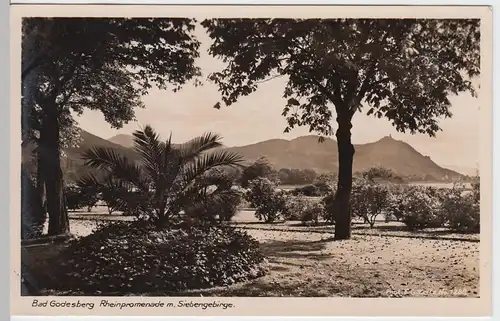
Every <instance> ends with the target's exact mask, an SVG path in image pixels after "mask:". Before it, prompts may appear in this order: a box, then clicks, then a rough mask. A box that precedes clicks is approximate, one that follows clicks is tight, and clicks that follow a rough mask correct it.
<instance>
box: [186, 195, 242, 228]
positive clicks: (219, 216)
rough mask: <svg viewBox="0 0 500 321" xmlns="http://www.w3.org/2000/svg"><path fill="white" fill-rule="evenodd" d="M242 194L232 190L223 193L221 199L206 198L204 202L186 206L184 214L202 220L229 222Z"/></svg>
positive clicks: (237, 207) (236, 211) (234, 213)
mask: <svg viewBox="0 0 500 321" xmlns="http://www.w3.org/2000/svg"><path fill="white" fill-rule="evenodd" d="M241 199H242V194H241V193H240V192H239V191H236V190H235V191H232V192H231V193H227V195H224V198H223V199H218V198H217V199H214V198H210V197H209V198H207V199H206V201H205V202H202V203H201V204H197V205H196V206H192V207H188V208H187V209H186V214H187V215H189V216H190V217H192V218H196V219H199V220H202V221H209V222H215V221H216V220H218V221H219V223H222V222H229V221H231V219H232V218H233V217H234V216H235V215H236V213H238V209H239V205H240V203H241Z"/></svg>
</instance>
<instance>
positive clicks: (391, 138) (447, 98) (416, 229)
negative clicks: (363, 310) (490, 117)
mask: <svg viewBox="0 0 500 321" xmlns="http://www.w3.org/2000/svg"><path fill="white" fill-rule="evenodd" d="M115 7H118V6H115ZM327 8H328V7H327ZM226 9H227V8H226ZM260 9H261V12H262V15H261V17H253V16H252V17H241V16H237V17H231V15H228V14H223V15H217V14H214V15H209V16H205V17H202V16H200V14H197V15H196V17H194V16H193V17H191V16H189V15H188V14H186V15H185V16H182V17H181V16H178V15H173V16H172V17H168V16H167V15H164V14H162V16H161V17H160V16H158V17H157V16H156V15H155V14H154V11H151V16H149V17H147V16H143V15H140V16H137V17H135V16H134V15H133V11H128V12H129V13H130V15H129V16H115V15H113V12H112V9H109V10H110V11H109V16H103V15H102V14H100V15H99V16H71V15H68V16H59V15H55V16H50V15H46V16H39V15H27V16H23V17H22V19H21V22H20V28H21V30H20V31H18V34H19V35H20V36H21V39H20V40H17V42H18V43H19V44H20V45H21V48H20V50H19V52H20V60H19V62H20V67H19V70H20V71H21V72H20V73H19V75H17V78H13V79H15V80H13V81H16V82H19V77H21V79H20V83H21V85H20V87H19V88H20V92H19V93H16V95H19V96H17V97H20V98H21V99H20V102H21V104H20V106H19V105H16V106H15V107H13V108H19V107H20V112H19V115H20V118H19V123H20V125H18V126H19V127H17V128H18V130H19V131H20V138H21V147H20V148H19V150H20V152H21V155H20V157H19V163H18V165H17V166H19V167H20V169H19V171H18V172H19V173H20V184H19V186H20V194H19V197H20V207H19V209H20V212H15V213H12V215H15V216H17V217H18V219H19V218H20V219H19V225H18V226H16V227H15V230H14V231H13V232H12V233H13V234H14V235H16V236H15V237H16V239H17V243H18V244H19V243H20V254H19V259H20V263H19V262H17V263H16V264H20V265H19V270H18V276H17V281H16V282H17V284H18V285H19V287H20V290H19V293H20V296H22V297H37V298H36V300H35V301H30V302H43V301H44V297H49V296H50V297H59V296H60V297H115V299H116V297H134V296H135V297H193V298H194V297H198V298H205V297H219V298H222V297H226V298H228V297H275V298H277V297H309V298H314V297H330V298H387V299H392V298H487V297H488V295H490V294H489V293H488V291H487V289H484V291H486V292H482V288H481V286H482V284H483V280H482V277H483V275H482V274H481V273H480V272H481V269H483V266H485V265H484V264H482V263H481V255H483V254H482V253H481V251H482V248H481V242H480V241H483V242H485V241H484V239H483V240H481V237H480V236H481V235H482V236H484V234H483V232H484V231H483V229H484V228H486V229H488V231H487V233H491V231H490V228H491V226H489V225H485V224H490V223H484V222H490V221H491V212H490V211H489V207H484V206H485V205H484V204H483V202H488V204H487V205H488V206H491V204H489V203H491V195H490V190H491V186H490V185H491V183H490V181H489V179H491V178H490V177H489V176H491V175H490V172H489V171H491V169H490V166H491V160H490V159H486V160H485V159H484V155H485V153H486V154H487V155H488V152H487V151H486V152H485V151H484V148H486V149H488V148H490V149H491V146H487V147H481V146H484V144H485V143H486V144H488V142H489V141H490V139H491V138H490V137H485V134H484V133H485V131H484V130H482V129H481V128H482V127H483V126H490V125H489V124H485V123H482V120H483V121H484V119H485V117H484V116H481V115H482V114H483V115H484V113H485V112H486V113H490V110H491V109H492V106H491V105H489V104H488V103H489V100H488V99H489V96H490V95H491V92H487V91H486V92H485V88H484V87H483V86H484V85H486V90H488V88H490V87H488V82H485V80H484V79H483V80H482V78H481V76H482V75H483V69H482V67H483V66H484V65H483V64H484V63H485V61H483V60H482V59H483V56H482V54H483V52H482V50H485V48H484V46H483V47H482V46H481V42H482V41H484V39H483V37H484V35H483V33H482V31H483V30H484V28H483V29H482V23H483V20H481V18H480V17H479V15H477V16H471V17H470V18H469V17H454V16H453V15H451V17H443V18H435V17H432V15H429V16H430V17H415V18H412V17H411V14H409V15H408V17H406V16H405V17H400V18H398V17H393V16H390V15H388V17H386V18H384V17H376V18H370V17H366V18H365V17H356V16H354V17H349V16H346V17H343V18H339V17H336V16H335V15H334V14H332V16H333V17H332V18H328V17H324V15H325V14H326V13H324V11H323V15H322V16H321V18H318V17H308V16H304V17H302V16H296V17H290V16H289V15H285V16H284V17H280V16H279V15H277V16H275V17H269V15H268V14H266V8H265V7H261V8H260ZM296 9H297V8H296ZM318 10H319V11H321V10H320V9H319V8H318ZM323 10H325V9H323ZM328 10H330V11H332V13H334V12H335V10H336V9H335V7H333V6H331V7H329V9H328ZM365 10H366V9H365ZM377 10H383V9H382V8H378V9H377ZM385 10H388V9H385ZM407 10H408V12H410V13H411V10H412V9H411V8H409V9H407ZM106 12H107V11H106ZM162 12H163V13H165V12H167V13H168V10H166V11H165V10H164V11H162ZM184 12H186V13H189V10H184ZM210 12H216V10H215V9H214V10H212V11H210ZM240 12H241V11H240ZM252 12H255V9H254V11H252ZM273 12H278V13H279V11H273ZM296 12H300V8H299V9H298V11H296ZM386 12H388V11H386ZM75 13H77V12H75ZM389 16H390V17H389ZM437 16H439V15H437ZM486 37H490V35H486ZM488 41H490V40H489V39H488ZM486 50H490V49H489V48H486ZM487 63H491V62H490V61H487ZM488 81H490V80H488ZM485 95H486V96H488V99H486V100H485V99H484V96H485ZM16 103H17V104H18V103H19V99H18V98H17V102H16ZM486 133H488V132H487V131H486ZM16 135H19V133H17V134H16ZM13 144H14V143H13ZM15 144H17V140H16V143H15ZM482 148H483V151H481V150H482ZM481 155H483V156H481ZM485 176H488V177H486V179H487V180H486V181H484V179H485ZM485 184H486V185H485ZM484 193H487V196H484ZM484 197H488V198H486V199H485V198H484ZM485 209H488V211H485ZM486 237H490V236H489V234H486ZM486 241H488V239H486ZM12 246H15V245H12ZM480 248H481V251H480ZM480 254H481V255H480ZM486 255H491V254H488V253H487V254H486ZM483 263H484V262H483ZM485 268H486V269H487V268H488V267H487V266H486V267H485ZM485 277H488V278H489V277H491V276H489V275H486V276H485ZM486 282H488V281H487V279H486ZM481 294H484V295H486V297H483V296H482V295H481ZM75 299H76V298H75ZM99 302H100V301H99ZM221 302H222V301H221ZM221 304H222V303H221ZM33 306H36V304H35V303H33ZM332 311H333V310H332ZM332 313H334V312H332Z"/></svg>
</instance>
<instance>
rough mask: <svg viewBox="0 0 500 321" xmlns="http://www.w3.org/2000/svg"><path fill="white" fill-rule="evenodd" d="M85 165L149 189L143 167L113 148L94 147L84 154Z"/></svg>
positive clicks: (138, 186)
mask: <svg viewBox="0 0 500 321" xmlns="http://www.w3.org/2000/svg"><path fill="white" fill-rule="evenodd" d="M82 158H83V159H84V161H85V165H87V166H90V167H92V168H96V169H100V170H105V171H108V172H110V173H112V175H113V176H114V177H116V178H118V179H121V180H124V181H127V182H130V183H131V184H133V185H134V186H135V187H137V188H138V189H140V190H149V182H148V180H147V179H145V178H144V173H143V171H142V169H141V168H140V167H139V166H137V165H136V164H134V163H133V162H131V161H130V160H129V159H128V158H127V157H125V156H123V155H120V154H119V153H117V152H116V151H115V150H114V149H112V148H104V147H94V148H92V149H89V150H87V151H85V152H84V153H83V154H82Z"/></svg>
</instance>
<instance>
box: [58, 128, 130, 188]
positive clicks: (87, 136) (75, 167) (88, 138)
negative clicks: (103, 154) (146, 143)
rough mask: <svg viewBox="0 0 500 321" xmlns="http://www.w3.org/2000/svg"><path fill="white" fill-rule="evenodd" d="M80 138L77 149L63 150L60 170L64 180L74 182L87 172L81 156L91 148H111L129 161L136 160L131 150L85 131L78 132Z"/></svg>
mask: <svg viewBox="0 0 500 321" xmlns="http://www.w3.org/2000/svg"><path fill="white" fill-rule="evenodd" d="M80 137H81V143H80V145H79V146H78V147H76V148H67V149H65V150H64V152H65V154H66V155H65V156H64V157H63V159H62V168H63V172H64V173H65V176H66V178H67V179H69V180H75V179H76V178H78V177H79V176H81V175H82V174H83V173H85V172H88V171H89V169H88V168H87V167H86V166H85V165H84V160H83V159H82V157H81V155H82V153H83V152H85V151H86V150H88V149H91V148H92V147H105V148H112V149H114V150H116V151H117V152H119V153H121V154H123V155H126V156H127V157H130V158H131V159H137V157H136V154H135V153H134V151H133V150H132V149H130V148H126V147H123V146H121V145H119V144H115V143H112V142H110V141H108V140H106V139H103V138H101V137H99V136H96V135H93V134H91V133H89V132H87V131H85V130H82V131H81V132H80Z"/></svg>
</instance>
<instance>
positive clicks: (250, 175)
mask: <svg viewBox="0 0 500 321" xmlns="http://www.w3.org/2000/svg"><path fill="white" fill-rule="evenodd" d="M259 177H266V178H268V179H269V180H271V181H273V182H277V181H278V174H277V173H276V172H275V171H274V170H273V168H272V166H271V164H270V163H269V160H268V159H267V158H266V157H260V158H259V159H257V160H256V161H255V162H254V163H253V164H251V165H249V166H247V167H245V168H244V169H243V171H242V172H241V176H240V184H241V186H242V187H244V188H247V187H248V186H249V184H250V181H252V180H254V179H257V178H259Z"/></svg>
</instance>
